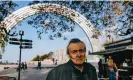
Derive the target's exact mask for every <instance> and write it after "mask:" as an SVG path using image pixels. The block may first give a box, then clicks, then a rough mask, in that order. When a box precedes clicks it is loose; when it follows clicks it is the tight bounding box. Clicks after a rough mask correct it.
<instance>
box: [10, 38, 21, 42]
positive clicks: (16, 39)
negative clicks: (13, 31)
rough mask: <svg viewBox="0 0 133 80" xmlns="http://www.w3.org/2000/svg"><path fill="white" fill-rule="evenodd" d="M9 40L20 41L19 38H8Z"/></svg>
mask: <svg viewBox="0 0 133 80" xmlns="http://www.w3.org/2000/svg"><path fill="white" fill-rule="evenodd" d="M9 40H10V41H20V39H18V38H10V39H9Z"/></svg>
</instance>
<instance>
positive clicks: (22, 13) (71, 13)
mask: <svg viewBox="0 0 133 80" xmlns="http://www.w3.org/2000/svg"><path fill="white" fill-rule="evenodd" d="M40 7H42V9H43V11H39V10H38V9H39V8H40ZM37 8H38V9H37ZM59 10H63V11H62V14H60V12H61V11H59ZM46 12H47V13H55V12H56V13H57V14H59V15H63V16H66V17H68V18H71V19H72V20H73V21H75V22H76V23H77V24H79V25H80V27H81V28H82V30H83V31H84V32H85V34H86V36H87V37H88V40H89V41H90V44H91V47H92V52H96V51H100V50H103V49H104V48H103V47H102V45H101V44H100V43H99V40H98V39H95V38H92V35H93V34H94V32H93V29H95V28H94V27H93V26H92V24H91V23H90V21H89V20H87V19H86V18H85V17H84V16H83V15H81V14H80V13H78V12H76V11H75V10H72V9H70V8H67V7H65V6H61V5H59V4H53V3H39V4H34V5H31V6H26V7H24V8H21V9H19V10H17V11H15V12H13V13H12V14H11V15H9V16H8V17H6V18H5V19H4V21H3V22H2V23H1V24H0V26H3V25H4V26H3V27H5V28H6V29H7V31H9V30H10V29H11V28H12V27H14V26H15V25H16V24H18V23H19V22H20V21H22V20H23V19H25V18H27V17H29V16H31V15H34V14H39V13H46ZM66 13H67V14H66ZM101 35H102V33H101Z"/></svg>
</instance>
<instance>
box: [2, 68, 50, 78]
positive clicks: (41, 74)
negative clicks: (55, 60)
mask: <svg viewBox="0 0 133 80" xmlns="http://www.w3.org/2000/svg"><path fill="white" fill-rule="evenodd" d="M51 69H52V68H44V69H41V70H36V69H33V68H29V69H28V70H22V71H21V77H20V80H45V79H46V76H47V74H48V72H49V71H50V70H51ZM0 76H10V77H16V79H18V72H17V71H16V69H14V68H10V69H7V70H4V71H1V72H0Z"/></svg>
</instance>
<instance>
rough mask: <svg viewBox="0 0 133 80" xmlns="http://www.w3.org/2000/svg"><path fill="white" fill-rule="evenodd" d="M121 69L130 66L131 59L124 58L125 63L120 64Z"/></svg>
mask: <svg viewBox="0 0 133 80" xmlns="http://www.w3.org/2000/svg"><path fill="white" fill-rule="evenodd" d="M122 66H123V67H128V66H131V59H130V58H129V57H125V61H124V62H123V63H122Z"/></svg>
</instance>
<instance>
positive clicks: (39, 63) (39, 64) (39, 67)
mask: <svg viewBox="0 0 133 80" xmlns="http://www.w3.org/2000/svg"><path fill="white" fill-rule="evenodd" d="M38 69H40V70H41V61H38V65H37V70H38Z"/></svg>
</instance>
